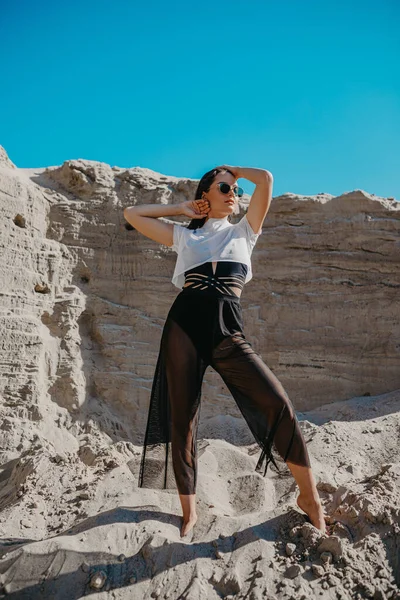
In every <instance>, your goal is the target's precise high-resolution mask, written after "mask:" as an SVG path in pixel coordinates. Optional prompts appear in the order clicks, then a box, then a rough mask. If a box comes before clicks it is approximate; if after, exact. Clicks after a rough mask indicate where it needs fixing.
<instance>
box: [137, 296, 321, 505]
mask: <svg viewBox="0 0 400 600" xmlns="http://www.w3.org/2000/svg"><path fill="white" fill-rule="evenodd" d="M208 365H211V367H212V368H213V369H214V370H215V371H217V373H219V374H220V376H221V377H222V379H223V381H224V382H225V384H226V386H227V388H228V389H229V391H230V392H231V394H232V396H233V398H234V400H235V401H236V403H237V405H238V407H239V410H240V411H241V413H242V415H243V417H244V419H245V420H246V422H247V424H248V426H249V428H250V430H251V432H252V434H253V436H254V438H255V440H256V442H257V443H258V444H259V446H260V448H261V454H260V457H259V459H258V462H257V465H256V468H255V469H256V471H257V472H259V473H262V471H263V465H264V462H265V466H264V473H263V475H264V476H265V475H266V473H267V468H268V464H269V463H270V462H272V463H273V464H274V465H275V467H276V469H277V470H278V471H279V467H278V465H277V464H276V462H275V460H274V458H273V456H272V453H271V448H272V445H273V444H274V446H275V448H276V450H277V452H278V453H279V454H280V455H281V457H282V458H283V460H284V461H285V462H291V463H295V464H296V465H301V466H307V467H310V466H311V465H310V459H309V455H308V451H307V447H306V444H305V441H304V438H303V435H302V432H301V429H300V427H299V423H298V420H297V417H296V414H295V411H294V408H293V405H292V403H291V401H290V399H289V397H288V395H287V394H286V392H285V390H284V388H283V386H282V384H281V383H280V381H279V380H278V379H277V377H276V376H275V375H274V374H273V373H272V371H271V370H270V369H269V368H268V367H267V365H266V364H265V363H264V362H263V360H262V358H261V356H260V355H259V354H258V353H256V352H255V350H254V349H253V348H252V345H251V343H250V342H248V341H247V340H246V338H245V335H244V332H243V315H242V306H241V303H240V298H239V297H238V296H235V295H234V294H232V295H231V294H226V295H225V294H216V293H215V292H213V291H210V292H204V291H202V292H199V291H196V290H194V289H190V287H187V288H183V290H182V291H181V292H180V293H179V294H178V296H177V297H176V298H175V301H174V303H173V304H172V306H171V308H170V310H169V313H168V315H167V319H166V321H165V325H164V328H163V332H162V336H161V344H160V350H159V354H158V359H157V364H156V368H155V374H154V379H153V384H152V390H151V396H150V407H149V413H148V420H147V427H146V433H145V438H144V444H143V451H142V458H141V463H140V473H139V482H138V485H139V487H144V488H154V489H167V488H168V489H177V490H178V491H179V493H180V494H194V493H195V492H196V483H197V429H198V423H199V415H200V399H201V386H202V381H203V376H204V372H205V370H206V368H207V367H208Z"/></svg>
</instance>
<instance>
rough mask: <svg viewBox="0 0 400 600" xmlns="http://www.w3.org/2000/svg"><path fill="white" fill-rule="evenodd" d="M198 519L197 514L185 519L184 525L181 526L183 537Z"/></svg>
mask: <svg viewBox="0 0 400 600" xmlns="http://www.w3.org/2000/svg"><path fill="white" fill-rule="evenodd" d="M182 518H183V517H182ZM196 521H197V515H194V516H193V517H190V519H189V520H188V521H185V520H184V519H183V525H182V527H181V537H183V536H184V535H186V534H187V533H188V532H189V531H190V530H191V529H192V527H193V526H194V525H195V523H196Z"/></svg>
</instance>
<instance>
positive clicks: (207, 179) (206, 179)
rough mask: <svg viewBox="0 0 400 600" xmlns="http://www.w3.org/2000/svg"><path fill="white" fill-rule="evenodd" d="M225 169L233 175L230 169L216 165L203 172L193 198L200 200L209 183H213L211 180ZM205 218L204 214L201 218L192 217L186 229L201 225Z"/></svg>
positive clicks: (197, 227)
mask: <svg viewBox="0 0 400 600" xmlns="http://www.w3.org/2000/svg"><path fill="white" fill-rule="evenodd" d="M225 171H227V172H228V173H230V174H231V175H233V176H235V175H234V173H232V171H230V170H229V169H222V168H218V167H217V168H216V169H211V171H207V173H204V175H203V177H202V178H201V179H200V181H199V185H198V186H197V190H196V193H195V195H194V199H195V200H200V198H201V197H202V195H203V192H208V190H209V189H210V186H211V184H212V183H213V181H214V179H215V178H216V176H217V175H218V173H223V172H225ZM206 218H207V216H205V217H204V218H203V219H192V220H191V221H190V223H189V225H188V226H187V229H199V227H203V225H204V223H205V221H206ZM228 219H229V217H228Z"/></svg>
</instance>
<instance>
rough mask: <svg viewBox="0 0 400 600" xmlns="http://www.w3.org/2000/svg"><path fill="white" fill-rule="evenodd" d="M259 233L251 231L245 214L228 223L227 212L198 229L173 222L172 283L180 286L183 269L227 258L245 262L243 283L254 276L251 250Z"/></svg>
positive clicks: (181, 285) (183, 280)
mask: <svg viewBox="0 0 400 600" xmlns="http://www.w3.org/2000/svg"><path fill="white" fill-rule="evenodd" d="M261 233H262V232H260V233H254V231H253V229H252V227H251V225H250V223H249V222H248V220H247V215H246V214H245V215H244V216H243V217H242V218H241V219H240V221H239V222H238V223H234V224H233V223H230V221H228V215H227V216H225V217H222V218H209V219H207V221H206V223H205V224H204V225H203V226H202V227H200V228H199V229H188V228H187V227H184V226H183V225H179V224H178V223H174V243H173V245H172V246H171V247H172V250H174V251H175V252H176V253H177V254H178V257H177V259H176V264H175V271H174V274H173V276H172V283H173V284H174V285H175V286H176V287H177V288H182V287H183V284H184V283H185V271H187V270H188V269H192V268H193V267H197V266H198V265H202V264H203V263H205V262H218V261H222V260H228V261H232V262H241V263H244V264H246V265H247V267H248V271H247V275H246V279H245V283H247V282H248V281H250V279H251V278H252V277H253V274H252V269H251V258H250V257H251V253H252V252H253V248H254V246H255V244H256V242H257V240H258V237H259V236H260V235H261Z"/></svg>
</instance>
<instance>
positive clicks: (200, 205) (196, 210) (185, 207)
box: [180, 198, 210, 219]
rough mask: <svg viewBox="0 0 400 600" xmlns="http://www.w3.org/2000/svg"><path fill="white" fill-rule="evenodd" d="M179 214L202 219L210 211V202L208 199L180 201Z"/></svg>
mask: <svg viewBox="0 0 400 600" xmlns="http://www.w3.org/2000/svg"><path fill="white" fill-rule="evenodd" d="M180 207H181V214H182V215H186V217H190V218H191V219H204V217H206V216H207V214H208V212H209V211H210V203H209V201H208V200H203V199H202V198H200V199H199V200H186V202H181V204H180Z"/></svg>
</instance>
